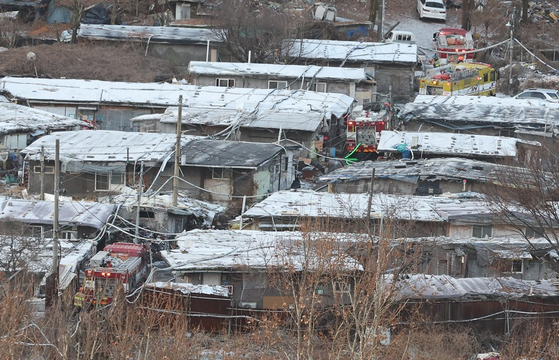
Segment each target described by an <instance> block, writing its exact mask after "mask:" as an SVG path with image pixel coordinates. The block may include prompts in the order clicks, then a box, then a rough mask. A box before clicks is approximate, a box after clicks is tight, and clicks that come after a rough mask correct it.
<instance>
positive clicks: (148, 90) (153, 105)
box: [0, 77, 192, 131]
mask: <svg viewBox="0 0 559 360" xmlns="http://www.w3.org/2000/svg"><path fill="white" fill-rule="evenodd" d="M188 89H192V87H189V86H186V85H179V84H168V83H163V84H159V83H125V82H111V81H99V80H80V79H39V78H19V77H18V78H15V77H4V78H2V79H0V94H2V95H4V96H5V97H6V98H8V99H9V100H10V101H12V102H16V103H18V104H24V105H27V106H30V107H33V108H35V109H39V110H44V111H47V112H49V113H54V114H57V115H60V116H64V117H69V118H73V119H79V120H84V121H86V122H89V123H90V125H92V126H94V127H95V128H96V129H100V130H120V131H132V130H134V129H132V128H131V127H130V121H129V120H130V119H131V118H133V117H135V116H139V115H144V114H153V113H163V112H164V111H165V109H167V108H168V107H169V106H176V105H178V102H179V96H180V95H181V94H184V95H185V96H186V94H187V93H189V90H188ZM136 130H137V129H136Z"/></svg>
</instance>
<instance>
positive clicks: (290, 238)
mask: <svg viewBox="0 0 559 360" xmlns="http://www.w3.org/2000/svg"><path fill="white" fill-rule="evenodd" d="M324 236H326V237H327V238H328V239H332V240H333V241H336V242H337V243H339V245H340V249H345V246H344V244H345V243H353V242H355V239H356V237H358V236H356V235H355V234H336V236H335V238H332V235H331V234H330V235H329V234H326V235H324V234H321V233H309V234H305V237H303V235H302V234H301V233H300V232H295V231H289V232H267V231H254V230H192V231H189V232H187V233H184V234H181V235H179V236H177V238H176V239H175V240H176V241H177V246H178V248H177V249H175V250H167V251H161V256H162V257H163V258H164V259H165V261H166V262H167V263H168V264H169V265H170V266H171V267H172V268H173V269H174V270H176V271H194V270H204V269H205V270H211V269H213V270H223V269H235V268H239V269H241V270H242V269H247V267H249V268H251V269H266V268H267V267H268V266H277V265H282V266H284V265H285V263H284V262H285V261H289V264H290V265H293V266H294V267H295V269H299V270H300V269H301V268H302V265H301V264H303V261H305V260H306V261H307V263H310V265H309V266H311V267H312V266H313V265H312V263H313V261H312V260H310V259H309V258H307V259H305V258H304V255H303V254H302V253H303V252H299V251H297V248H298V247H297V244H298V243H300V242H302V241H309V240H310V241H312V240H313V239H314V238H315V237H316V238H321V237H322V238H323V237H324ZM274 255H279V256H274ZM309 256H310V257H312V255H309ZM343 257H344V258H345V259H347V262H345V263H344V266H345V267H346V268H349V267H352V268H353V269H360V266H359V265H358V264H357V262H355V260H353V259H351V258H349V256H343ZM336 263H337V264H339V259H338V261H337V262H336ZM322 265H324V260H323V261H322Z"/></svg>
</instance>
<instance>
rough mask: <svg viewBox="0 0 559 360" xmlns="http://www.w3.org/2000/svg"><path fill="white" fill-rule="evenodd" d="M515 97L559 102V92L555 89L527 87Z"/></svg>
mask: <svg viewBox="0 0 559 360" xmlns="http://www.w3.org/2000/svg"><path fill="white" fill-rule="evenodd" d="M514 98H515V99H528V100H546V101H550V102H558V103H559V94H558V93H557V90H555V89H526V90H524V91H523V92H521V93H520V94H518V95H516V96H514Z"/></svg>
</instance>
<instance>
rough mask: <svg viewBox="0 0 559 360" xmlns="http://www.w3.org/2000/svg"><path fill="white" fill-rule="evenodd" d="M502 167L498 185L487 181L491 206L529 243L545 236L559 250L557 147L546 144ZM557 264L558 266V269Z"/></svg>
mask: <svg viewBox="0 0 559 360" xmlns="http://www.w3.org/2000/svg"><path fill="white" fill-rule="evenodd" d="M524 158H525V160H524V162H523V163H521V162H520V161H518V160H516V161H514V162H513V163H512V164H511V165H515V166H502V167H501V168H500V169H499V171H500V175H499V180H498V183H497V184H487V185H486V187H485V189H484V193H485V195H486V199H487V201H488V205H489V206H490V207H491V208H492V209H493V211H494V212H495V213H496V214H497V216H498V217H499V218H500V220H501V221H503V222H504V223H506V224H509V225H510V226H511V227H513V228H514V229H515V230H516V231H517V232H518V234H520V235H521V236H523V237H524V238H525V239H526V241H528V243H529V244H531V242H530V239H532V238H534V237H541V238H545V239H546V240H547V242H548V243H549V244H550V245H551V247H552V248H553V249H554V250H555V251H556V252H557V253H559V206H558V205H559V203H558V202H557V201H559V157H558V155H557V152H556V146H552V147H550V148H548V147H545V146H544V147H542V148H541V149H538V150H537V151H533V152H532V153H530V154H529V156H525V157H524ZM557 265H558V264H555V268H556V269H557Z"/></svg>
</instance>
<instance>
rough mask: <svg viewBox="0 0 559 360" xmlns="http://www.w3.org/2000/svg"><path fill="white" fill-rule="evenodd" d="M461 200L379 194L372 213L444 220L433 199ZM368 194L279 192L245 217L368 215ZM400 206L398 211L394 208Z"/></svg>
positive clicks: (410, 218)
mask: <svg viewBox="0 0 559 360" xmlns="http://www.w3.org/2000/svg"><path fill="white" fill-rule="evenodd" d="M433 199H437V200H438V201H452V202H456V201H457V200H454V199H448V198H442V197H441V198H432V197H421V196H405V195H398V196H397V195H388V194H375V195H373V200H372V204H371V216H372V217H382V216H387V217H388V216H389V215H388V214H390V216H395V217H396V218H400V219H404V220H418V221H443V219H442V218H441V217H440V216H439V215H438V214H437V213H436V212H435V211H434V210H433V207H432V206H431V202H432V201H435V200H433ZM368 202H369V195H368V194H345V193H339V194H338V193H336V194H335V193H325V192H315V191H312V190H297V191H293V190H287V191H278V192H275V193H273V194H271V195H270V196H268V197H267V198H266V199H264V200H262V201H261V202H259V203H257V204H255V205H253V206H252V207H251V208H250V209H248V210H247V211H246V212H245V213H244V214H243V216H246V217H254V218H270V217H276V218H279V217H292V218H300V217H324V218H346V219H362V218H365V216H366V214H367V209H368ZM395 209H398V211H396V212H395V211H394V210H395Z"/></svg>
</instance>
